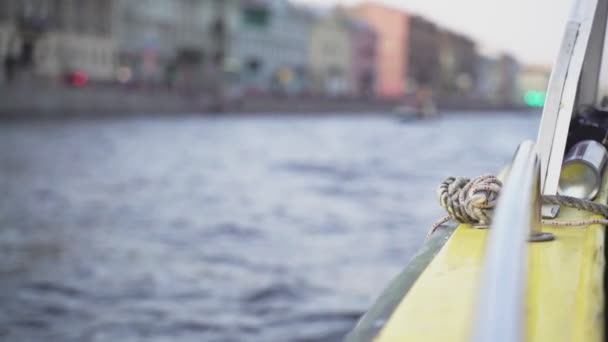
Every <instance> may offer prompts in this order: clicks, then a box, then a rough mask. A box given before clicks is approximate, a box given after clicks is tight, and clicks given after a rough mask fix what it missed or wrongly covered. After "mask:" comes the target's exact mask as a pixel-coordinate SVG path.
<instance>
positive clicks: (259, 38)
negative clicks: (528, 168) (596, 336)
mask: <svg viewBox="0 0 608 342" xmlns="http://www.w3.org/2000/svg"><path fill="white" fill-rule="evenodd" d="M496 56H497V57H491V56H488V55H484V56H480V55H479V53H478V51H477V47H476V44H475V42H474V41H473V40H472V39H471V38H469V37H467V36H466V35H463V34H460V33H456V32H452V31H450V30H447V29H444V28H441V27H439V26H438V25H437V24H435V23H434V22H432V21H429V20H427V19H425V18H423V17H421V16H418V15H413V14H411V13H408V12H406V11H403V10H400V9H396V8H391V7H388V6H385V5H380V4H376V3H373V2H363V3H362V4H359V5H356V6H354V7H350V8H343V7H337V8H333V9H331V10H315V9H312V8H308V7H304V6H301V5H296V4H293V3H292V2H291V1H289V0H172V1H169V0H0V59H1V61H2V65H3V67H2V68H1V69H0V80H3V81H5V82H10V81H19V82H20V83H21V84H23V83H24V82H33V83H34V82H39V81H46V80H50V81H52V83H53V84H55V85H56V84H59V83H60V82H63V83H65V84H67V85H71V86H80V87H82V86H85V85H88V86H91V87H92V86H94V85H101V84H104V85H115V86H118V85H120V86H125V87H127V88H128V89H139V88H142V89H146V90H147V89H164V90H170V91H166V94H173V93H176V94H184V95H186V96H184V98H185V99H195V101H196V102H197V103H201V106H202V103H206V104H213V105H215V106H216V107H217V108H220V107H222V106H223V105H224V104H226V103H228V102H234V103H237V104H238V103H241V100H242V99H243V98H245V97H247V96H249V97H250V98H253V97H254V96H255V95H256V94H262V95H264V94H273V95H279V96H278V97H280V96H288V97H289V98H290V99H293V97H295V96H319V97H325V96H329V97H336V96H337V97H342V96H348V97H360V98H363V99H371V98H376V97H377V98H379V99H384V100H390V101H392V100H398V101H413V102H419V101H420V100H421V99H426V101H427V102H428V101H429V100H430V102H433V101H438V102H439V103H442V102H443V103H446V101H444V100H446V99H448V100H449V101H447V102H450V101H452V100H454V99H456V100H457V101H456V102H458V101H460V102H463V101H464V102H466V101H480V102H483V103H487V104H491V105H493V106H511V105H514V104H521V103H522V101H524V102H525V99H526V92H529V91H532V92H533V93H529V94H528V97H527V99H528V100H530V99H532V97H533V96H532V95H534V96H535V97H534V101H533V102H534V103H539V102H540V100H539V99H540V95H541V94H540V92H541V90H542V89H543V88H544V87H545V86H546V81H547V78H548V73H547V71H546V70H544V71H543V70H540V69H539V68H521V67H520V65H519V63H518V61H517V60H516V59H515V58H513V57H512V56H509V55H504V54H503V55H498V54H496ZM520 71H521V74H520ZM530 94H532V95H530ZM411 95H415V96H411ZM262 97H263V96H262ZM265 98H270V97H268V96H266V97H265ZM274 98H277V96H274ZM522 99H523V100H522ZM328 100H329V99H328ZM186 101H188V100H186ZM452 102H453V101H452ZM450 103H451V102H450Z"/></svg>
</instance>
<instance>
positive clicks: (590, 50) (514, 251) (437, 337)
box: [346, 0, 608, 342]
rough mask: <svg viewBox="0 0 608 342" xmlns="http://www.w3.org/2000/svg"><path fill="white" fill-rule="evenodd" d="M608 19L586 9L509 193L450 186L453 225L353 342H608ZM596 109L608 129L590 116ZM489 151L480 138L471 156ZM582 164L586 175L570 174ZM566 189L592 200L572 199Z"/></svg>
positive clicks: (583, 2) (436, 236)
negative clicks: (604, 95)
mask: <svg viewBox="0 0 608 342" xmlns="http://www.w3.org/2000/svg"><path fill="white" fill-rule="evenodd" d="M607 13H608V0H577V1H576V2H575V6H574V8H573V11H572V15H571V17H570V19H569V21H568V22H567V25H566V30H565V33H564V37H563V40H562V45H561V48H560V52H559V55H558V58H557V61H556V64H555V65H554V67H553V71H552V75H551V80H550V83H549V86H548V93H547V99H546V102H545V105H544V109H543V117H542V121H541V125H540V130H539V133H538V138H537V141H536V142H533V141H527V142H524V143H522V144H521V145H520V147H519V148H518V149H517V150H516V152H515V157H514V159H513V161H512V162H511V164H510V169H509V171H508V174H507V175H506V176H504V177H503V179H502V182H504V185H501V184H502V182H501V181H500V180H499V179H498V178H495V177H492V176H486V177H477V178H475V180H483V181H487V183H483V184H482V185H471V184H472V183H470V182H469V181H468V180H466V179H464V178H459V179H457V178H448V179H446V181H444V183H443V184H442V188H440V195H441V196H442V197H441V198H442V206H444V207H446V208H451V209H450V216H451V217H447V218H446V219H450V220H449V221H447V220H446V221H445V222H444V223H443V224H441V223H439V224H437V225H436V226H434V228H436V229H435V230H433V232H432V233H430V234H429V236H428V238H427V241H426V243H425V244H424V246H423V247H422V248H421V249H420V251H419V252H418V254H417V255H415V256H414V258H413V259H411V261H410V262H409V264H408V265H407V266H406V268H405V270H404V271H403V272H402V273H401V274H400V275H398V276H397V278H396V279H395V280H394V281H393V282H392V283H391V284H390V285H389V286H388V287H387V289H386V290H385V291H384V293H383V294H382V295H381V296H380V297H379V298H378V300H377V301H376V303H375V304H374V305H373V306H372V308H371V309H370V310H369V311H368V312H367V313H366V314H365V315H364V316H363V317H362V318H361V320H360V322H359V323H358V324H357V326H356V327H355V328H354V329H353V330H352V332H351V333H350V334H349V335H348V336H347V338H346V341H349V342H355V341H378V342H385V341H424V342H435V341H436V342H449V341H474V342H507V341H508V342H514V341H528V342H549V341H551V342H566V341H568V342H578V341H580V342H583V341H584V342H601V341H605V340H604V338H605V336H606V331H605V329H606V322H607V320H606V299H607V297H608V296H607V295H606V293H605V291H606V288H607V285H606V284H605V279H606V280H608V275H605V265H606V249H607V248H606V233H605V225H606V223H608V222H607V221H606V209H607V208H608V206H605V205H606V204H607V202H608V177H605V175H606V171H605V164H606V154H607V152H606V149H605V147H606V145H608V138H607V137H608V120H605V119H604V118H605V117H608V112H602V111H601V109H599V108H598V107H597V106H598V104H599V99H598V89H599V85H598V83H599V74H600V70H601V64H602V51H603V49H604V46H603V44H604V42H605V38H606V37H605V31H606V21H607V20H606V19H607ZM603 72H606V71H603ZM582 106H586V107H585V108H586V109H585V110H584V111H582V112H581V111H580V110H579V108H581V107H582ZM589 107H591V108H592V109H591V110H594V111H597V112H598V113H600V114H602V115H600V116H601V120H595V119H594V118H595V117H596V116H594V115H588V111H589ZM427 111H428V113H432V112H433V111H432V110H429V109H425V108H423V109H422V110H417V109H416V108H411V107H407V106H403V107H399V108H397V109H396V110H395V112H396V113H397V115H400V116H402V117H404V118H425V117H427V116H426V115H427V114H426V113H427ZM435 112H436V111H435ZM583 112H587V113H586V114H585V113H583ZM494 129H495V130H496V132H497V133H499V132H500V130H501V127H494ZM437 133H438V138H439V137H440V134H441V132H437ZM497 139H499V137H497ZM488 143H491V142H486V141H478V140H476V137H475V136H471V140H470V144H471V146H477V145H480V144H484V145H485V144H488ZM490 145H491V144H490ZM486 146H487V145H486ZM579 147H580V148H579ZM413 148H416V147H413ZM568 150H570V153H568V154H567V156H568V157H567V159H565V155H566V152H568ZM405 152H406V153H407V151H405ZM466 154H467V151H466V150H465V151H462V152H461V155H462V156H465V155H466ZM573 158H574V159H573ZM576 158H581V159H580V160H579V164H578V166H577V167H576V168H570V169H569V171H568V172H566V171H565V170H566V166H567V165H569V164H568V163H569V162H570V161H571V160H576ZM465 160H466V158H465ZM564 160H566V161H567V163H566V162H564ZM562 166H563V170H564V172H563V173H562ZM437 167H438V168H439V169H441V170H443V169H446V170H447V169H449V167H446V166H445V165H437ZM590 170H593V172H591V171H590ZM446 176H448V175H446ZM564 179H567V180H568V181H571V182H573V184H575V185H576V187H575V188H573V189H574V190H576V191H575V192H573V193H574V194H576V193H580V194H585V195H584V196H583V195H581V196H576V195H572V196H573V197H564V196H563V195H564V194H568V193H569V192H568V191H567V188H565V184H567V183H566V182H565V181H564ZM457 184H460V185H462V186H464V184H467V185H466V186H468V187H464V188H462V187H460V188H459V187H457V186H456V185H457ZM472 189H473V190H474V191H472ZM460 190H462V191H460ZM459 191H460V192H459ZM471 191H472V192H471ZM587 194H589V196H587ZM596 194H597V195H596ZM593 196H595V198H594V202H593V203H592V202H590V201H588V200H587V199H589V198H591V197H593ZM465 204H466V205H465ZM580 204H584V205H585V207H584V208H582V209H573V208H572V206H576V205H580ZM598 204H599V205H598ZM602 204H603V206H602ZM468 205H470V206H471V207H468ZM455 208H456V209H455ZM475 210H477V211H475ZM463 212H465V213H467V215H472V216H470V217H469V216H467V215H464V214H463ZM600 212H601V213H603V214H598V213H600ZM470 213H472V214H470ZM484 215H486V216H484ZM473 216H475V217H476V218H475V217H473ZM541 218H542V219H543V220H542V221H541ZM475 220H477V222H476V223H477V225H481V226H483V225H485V226H486V228H487V225H489V229H479V228H480V227H475V225H473V224H472V223H474V221H475ZM439 222H442V221H439ZM461 222H470V223H461ZM557 224H560V225H561V226H556V225H557ZM564 225H565V226H564ZM406 243H407V241H404V244H406ZM356 281H357V282H360V283H373V282H375V281H376V280H375V279H373V278H358V279H356Z"/></svg>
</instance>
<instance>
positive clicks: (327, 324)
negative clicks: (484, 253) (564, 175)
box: [0, 113, 539, 342]
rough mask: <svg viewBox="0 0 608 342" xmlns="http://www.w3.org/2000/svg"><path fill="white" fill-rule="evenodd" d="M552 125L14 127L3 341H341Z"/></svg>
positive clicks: (519, 117)
mask: <svg viewBox="0 0 608 342" xmlns="http://www.w3.org/2000/svg"><path fill="white" fill-rule="evenodd" d="M538 123H539V115H538V114H531V113H502V114H498V113H482V114H467V113H453V114H450V115H445V116H443V117H442V118H440V119H437V120H433V121H427V122H409V123H405V122H399V121H397V120H395V119H394V118H391V117H386V116H373V115H358V116H327V117H323V116H318V115H316V116H308V117H306V116H288V117H280V116H254V117H253V116H252V117H247V116H228V117H197V116H188V115H179V116H173V117H172V116H166V117H153V118H149V117H148V118H144V117H137V118H114V119H99V120H93V119H87V120H85V119H78V120H75V119H72V120H47V121H45V120H39V121H10V122H2V123H0V308H1V310H0V340H1V341H96V342H97V341H108V342H115V341H123V342H126V341H337V340H338V341H339V340H340V339H341V338H342V337H343V336H344V335H345V334H346V332H347V331H349V329H351V328H352V326H353V325H354V324H355V323H356V321H357V319H358V318H359V316H360V315H361V314H362V313H363V312H364V311H365V310H366V309H367V308H368V307H369V305H371V304H372V302H373V300H374V299H375V298H376V297H377V296H378V294H379V293H380V291H381V290H382V289H383V288H384V286H386V284H387V283H388V282H389V281H390V279H391V278H392V277H394V276H395V275H396V274H397V273H398V272H399V271H400V270H401V269H402V268H403V267H404V265H405V264H406V263H407V261H408V259H409V258H410V257H411V256H412V255H413V254H414V253H415V251H416V249H417V247H418V246H419V245H420V244H421V243H422V242H423V240H424V236H425V233H426V231H427V229H428V228H429V225H430V224H431V223H432V222H433V221H434V220H436V219H437V218H438V217H440V216H442V215H443V213H442V211H441V209H440V208H439V206H438V205H437V202H436V200H435V195H434V193H435V187H436V186H437V184H438V183H439V182H440V181H441V180H442V179H443V177H445V176H448V175H465V176H476V175H478V174H480V173H487V172H495V171H496V170H497V169H498V168H499V167H500V166H501V165H503V164H504V163H505V162H507V161H508V160H509V159H510V157H511V156H512V154H513V152H514V149H515V147H516V146H517V144H518V143H519V142H520V141H522V140H523V139H526V138H534V137H535V136H536V130H537V128H538Z"/></svg>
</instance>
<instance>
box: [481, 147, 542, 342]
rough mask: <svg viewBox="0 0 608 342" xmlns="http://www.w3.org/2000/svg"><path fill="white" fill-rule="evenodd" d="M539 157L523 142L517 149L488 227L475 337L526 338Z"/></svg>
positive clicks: (491, 341)
mask: <svg viewBox="0 0 608 342" xmlns="http://www.w3.org/2000/svg"><path fill="white" fill-rule="evenodd" d="M540 211H541V196H540V160H539V157H538V154H537V152H536V146H535V144H534V142H532V141H525V142H523V143H522V144H521V145H519V148H518V149H517V152H516V153H515V157H514V159H513V163H512V166H511V170H510V172H509V175H508V178H507V180H506V182H505V184H504V185H503V188H502V191H501V195H500V198H499V201H498V204H497V207H496V211H495V215H494V217H493V220H492V224H491V229H490V231H489V236H488V243H487V247H486V257H485V259H484V260H485V261H484V265H483V268H482V273H481V277H480V280H481V282H480V288H479V293H480V296H479V297H478V298H479V303H478V306H477V312H476V316H475V319H476V320H475V321H474V322H473V326H474V327H475V328H474V331H473V335H472V337H473V341H474V342H515V341H523V340H524V330H523V321H524V319H525V318H524V317H525V314H524V311H525V310H524V305H525V298H524V295H525V288H526V279H527V250H528V248H527V243H528V239H529V238H530V236H531V235H533V234H535V233H538V232H540V228H541V225H540V224H541V222H540Z"/></svg>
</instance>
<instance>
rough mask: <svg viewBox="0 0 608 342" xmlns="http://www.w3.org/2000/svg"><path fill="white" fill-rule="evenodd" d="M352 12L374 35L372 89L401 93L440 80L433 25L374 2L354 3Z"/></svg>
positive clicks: (386, 95)
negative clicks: (373, 82)
mask: <svg viewBox="0 0 608 342" xmlns="http://www.w3.org/2000/svg"><path fill="white" fill-rule="evenodd" d="M352 13H354V14H355V15H356V16H359V17H360V18H362V19H363V20H365V21H366V22H368V23H369V25H370V26H371V27H373V28H374V30H375V31H376V33H377V35H378V44H377V46H378V50H377V59H376V70H377V81H376V82H377V86H376V90H377V93H378V95H379V96H380V97H384V98H393V97H401V96H403V95H405V94H406V93H415V92H418V91H419V90H426V91H428V90H431V91H432V90H434V89H435V88H437V86H438V84H439V82H440V75H439V73H440V33H439V29H438V28H437V25H435V24H434V23H432V22H430V21H428V20H426V19H424V18H422V17H420V16H416V15H409V14H408V13H406V12H404V11H401V10H398V9H393V8H390V7H386V6H384V5H378V4H374V3H363V4H361V5H359V6H356V7H355V8H354V9H353V10H352ZM453 54H455V53H453Z"/></svg>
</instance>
